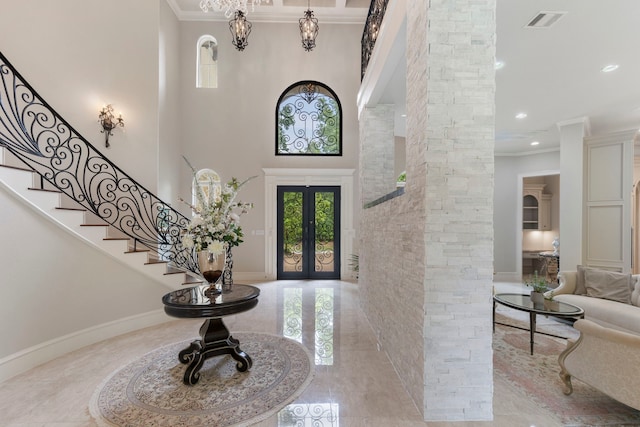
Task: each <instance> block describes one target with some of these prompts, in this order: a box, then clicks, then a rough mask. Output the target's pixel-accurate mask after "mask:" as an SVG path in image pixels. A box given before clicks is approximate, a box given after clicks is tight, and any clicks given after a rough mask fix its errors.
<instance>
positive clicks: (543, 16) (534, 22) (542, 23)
mask: <svg viewBox="0 0 640 427" xmlns="http://www.w3.org/2000/svg"><path fill="white" fill-rule="evenodd" d="M566 13H567V12H538V13H537V14H536V16H534V17H533V18H532V19H531V20H530V21H529V23H528V24H527V25H526V28H549V27H551V26H552V25H553V24H555V23H556V22H558V21H559V20H560V18H562V17H563V16H564V15H565V14H566Z"/></svg>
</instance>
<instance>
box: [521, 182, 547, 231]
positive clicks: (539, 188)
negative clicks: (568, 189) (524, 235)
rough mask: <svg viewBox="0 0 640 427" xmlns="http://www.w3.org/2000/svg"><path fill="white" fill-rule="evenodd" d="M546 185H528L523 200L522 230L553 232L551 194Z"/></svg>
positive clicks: (525, 187)
mask: <svg viewBox="0 0 640 427" xmlns="http://www.w3.org/2000/svg"><path fill="white" fill-rule="evenodd" d="M544 187H545V184H526V185H525V186H524V189H523V190H524V191H523V199H522V229H523V230H551V197H552V195H551V194H546V193H543V191H544Z"/></svg>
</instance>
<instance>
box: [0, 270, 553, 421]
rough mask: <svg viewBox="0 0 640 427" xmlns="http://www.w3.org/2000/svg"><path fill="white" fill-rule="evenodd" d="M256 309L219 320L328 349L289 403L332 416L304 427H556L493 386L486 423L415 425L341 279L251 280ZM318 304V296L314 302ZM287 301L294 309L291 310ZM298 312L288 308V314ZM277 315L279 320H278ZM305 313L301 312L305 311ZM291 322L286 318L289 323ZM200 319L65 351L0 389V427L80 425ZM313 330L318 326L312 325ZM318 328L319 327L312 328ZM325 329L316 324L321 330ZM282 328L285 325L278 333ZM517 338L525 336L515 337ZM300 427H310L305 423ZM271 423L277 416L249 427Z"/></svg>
mask: <svg viewBox="0 0 640 427" xmlns="http://www.w3.org/2000/svg"><path fill="white" fill-rule="evenodd" d="M257 286H259V287H260V289H261V297H260V303H259V304H258V306H257V307H256V308H254V309H253V310H251V311H248V312H245V313H242V314H239V315H236V316H230V317H227V318H225V323H226V324H227V326H228V328H229V329H230V330H231V331H232V333H233V331H258V332H267V333H274V334H282V333H283V331H284V333H285V334H287V336H298V337H302V340H303V342H304V343H305V345H307V347H309V348H310V350H311V351H312V352H314V346H315V344H314V342H319V341H318V339H319V338H315V339H314V336H320V337H321V338H320V339H322V340H325V341H326V343H329V345H330V344H331V343H332V344H333V352H332V353H331V352H330V353H329V354H319V355H317V356H316V359H317V363H321V364H320V365H317V366H316V376H315V379H314V380H313V382H312V383H311V384H310V386H309V387H308V388H307V389H306V390H305V392H304V393H303V394H302V395H301V396H300V397H299V398H298V399H297V400H296V401H295V402H294V404H295V405H299V406H300V407H306V408H313V409H319V410H322V411H325V412H326V413H329V412H332V415H333V420H334V421H333V423H332V422H331V419H330V418H329V417H327V418H325V419H324V420H322V421H321V422H319V423H317V424H313V425H314V426H319V427H324V426H338V425H339V426H342V427H365V426H366V427H417V426H429V427H445V426H456V427H458V426H460V427H461V426H497V427H500V426H505V427H507V426H508V427H518V426H523V427H530V426H538V427H543V426H544V427H554V426H560V425H561V424H560V422H559V421H558V419H556V418H555V417H554V415H553V414H552V413H547V412H545V411H544V410H541V409H540V408H538V407H536V406H535V405H534V404H533V403H532V402H531V400H530V399H529V398H527V396H526V395H524V393H523V392H522V391H521V390H519V389H517V388H515V387H513V386H511V385H509V384H507V383H506V382H504V381H500V380H499V379H498V377H496V381H495V382H494V400H493V402H494V420H493V421H486V422H424V421H422V418H421V415H420V413H419V411H418V409H417V408H416V407H415V405H414V404H413V402H412V401H411V399H410V398H409V396H408V395H407V393H406V392H405V391H404V389H403V387H402V384H401V383H400V380H399V379H398V376H397V375H396V373H395V371H394V368H393V367H392V365H391V364H390V362H389V360H388V358H387V356H386V354H385V353H384V352H383V351H379V349H378V346H377V344H376V340H375V337H374V334H373V332H372V330H371V328H370V326H369V323H368V321H367V319H366V318H365V316H364V314H363V313H362V311H361V310H360V308H359V304H358V285H357V284H354V283H350V282H345V281H280V282H269V283H261V284H258V285H257ZM496 291H497V292H500V291H502V292H511V291H514V292H519V291H522V292H523V293H526V292H527V290H526V289H524V290H523V288H522V285H521V284H508V283H498V284H496ZM318 298H320V299H322V300H323V302H322V304H320V303H319V300H318ZM296 302H297V303H296ZM298 306H299V307H300V309H296V307H298ZM320 306H322V307H323V309H322V310H324V311H323V313H322V315H323V316H329V317H328V319H329V320H330V322H328V323H326V324H330V325H332V326H333V327H332V328H324V329H322V330H321V331H314V328H315V329H317V328H323V327H322V326H315V325H316V323H315V322H309V321H306V320H302V319H308V318H310V317H311V318H312V317H313V316H309V314H311V313H319V312H318V308H317V307H320ZM284 312H287V313H289V319H288V321H287V322H286V323H285V319H284V314H283V313H284ZM305 313H307V314H305ZM291 316H293V321H291V320H292V319H291ZM201 323H202V321H201V320H197V319H196V320H191V319H172V318H168V321H167V322H166V323H163V324H161V325H157V326H153V327H150V328H146V329H143V330H139V331H135V332H132V333H127V334H124V335H121V336H118V337H115V338H112V339H109V340H106V341H102V342H99V343H96V344H94V345H90V346H87V347H84V348H82V349H79V350H77V351H74V352H72V353H69V354H67V355H65V356H63V357H60V358H58V359H55V360H52V361H50V362H48V363H45V364H43V365H41V366H39V367H36V368H34V369H32V370H30V371H28V372H26V373H24V374H21V375H18V376H16V377H14V378H11V379H9V380H7V381H5V382H4V383H2V384H0V426H5V427H17V426H32V427H35V426H55V427H81V426H82V427H89V426H96V425H97V423H96V422H95V421H94V420H93V419H92V417H91V415H90V414H89V409H88V405H89V401H90V399H91V396H92V394H93V392H94V390H95V389H96V388H97V387H98V385H99V384H100V383H101V382H102V381H103V379H104V378H106V377H107V376H108V375H109V374H110V373H111V372H113V371H114V370H116V369H118V368H119V367H121V366H123V365H124V364H126V363H128V362H129V361H131V360H134V359H136V358H138V357H140V356H141V355H143V354H145V353H147V352H149V351H151V350H153V349H155V348H157V347H160V346H163V345H166V344H170V343H173V342H176V341H182V340H185V339H191V338H195V337H197V334H198V328H199V327H200V324H201ZM320 323H323V322H320ZM318 324H319V323H318ZM323 324H325V323H323ZM285 325H293V326H292V327H286V328H285ZM523 333H526V332H523ZM307 422H308V423H307V424H298V425H304V426H307V425H312V424H311V423H310V421H307ZM256 426H258V427H275V426H278V419H277V416H273V417H271V418H270V419H268V420H266V421H263V422H260V423H258V424H256Z"/></svg>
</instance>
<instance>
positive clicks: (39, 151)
mask: <svg viewBox="0 0 640 427" xmlns="http://www.w3.org/2000/svg"><path fill="white" fill-rule="evenodd" d="M0 79H2V80H1V85H0V146H3V147H5V148H6V149H7V150H8V151H9V152H11V153H12V154H13V155H15V156H16V157H17V158H18V159H20V160H21V161H22V162H23V163H24V164H25V165H27V166H28V167H29V168H31V169H33V170H34V171H35V172H36V173H38V174H39V175H40V176H41V177H42V179H43V180H45V181H47V182H49V183H50V184H52V185H53V186H55V187H56V188H57V189H59V190H60V191H62V192H63V193H64V194H66V195H67V196H69V197H71V198H72V199H74V200H75V201H76V202H78V203H79V204H80V205H81V206H82V207H84V208H85V209H86V210H88V211H89V212H92V213H94V214H95V215H97V216H98V217H100V218H102V219H103V220H104V221H105V222H107V223H108V224H110V225H112V226H113V227H115V228H117V229H118V230H120V231H122V232H123V233H125V234H126V235H127V236H129V237H130V238H132V239H133V241H134V242H136V243H135V244H136V245H142V246H144V247H145V248H148V249H150V250H151V251H152V253H157V254H158V257H159V258H160V259H161V260H163V261H168V262H169V263H170V265H171V266H172V267H175V268H177V269H180V270H183V271H187V272H192V273H195V274H196V275H199V276H201V274H200V270H199V268H198V263H197V261H196V259H195V257H194V254H193V252H192V251H191V250H189V249H185V248H184V247H183V246H182V242H181V234H182V230H183V229H184V228H185V227H186V225H187V223H188V222H189V220H188V219H187V218H186V217H185V216H184V215H182V214H181V213H179V212H178V211H176V210H174V209H173V208H171V206H169V205H168V204H167V203H164V202H163V201H162V200H160V199H159V198H158V197H156V196H155V195H154V194H153V193H151V192H150V191H148V190H147V189H146V188H144V187H143V186H142V185H140V184H139V183H137V182H136V181H135V180H134V179H133V178H131V177H129V176H128V175H127V174H126V173H124V172H123V171H122V170H121V169H120V168H119V167H117V166H116V165H115V164H113V163H112V162H111V161H109V160H108V159H106V158H105V157H104V156H103V155H102V154H101V153H100V152H99V151H98V150H97V149H96V148H95V147H94V146H93V145H91V144H90V143H89V142H88V141H87V140H86V139H85V138H83V137H82V136H81V135H80V134H79V133H78V132H76V131H75V129H73V127H71V125H69V123H67V122H66V121H65V120H64V119H63V118H62V117H61V116H60V115H59V114H58V113H56V111H55V110H53V108H51V107H50V106H49V104H47V102H46V101H44V100H43V99H42V98H41V97H40V96H39V95H38V94H37V93H36V91H35V90H34V89H33V88H32V87H31V86H30V85H29V83H27V81H26V80H25V79H24V78H23V77H22V76H21V75H20V74H19V73H18V72H17V71H16V69H15V68H14V67H13V66H12V65H11V64H10V63H9V61H7V59H6V58H5V56H4V55H3V54H2V53H0Z"/></svg>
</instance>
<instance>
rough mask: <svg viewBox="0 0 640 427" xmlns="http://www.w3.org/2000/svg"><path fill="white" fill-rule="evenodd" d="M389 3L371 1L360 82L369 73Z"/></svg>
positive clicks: (364, 36) (363, 34) (365, 30)
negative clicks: (370, 62) (371, 59)
mask: <svg viewBox="0 0 640 427" xmlns="http://www.w3.org/2000/svg"><path fill="white" fill-rule="evenodd" d="M387 3H389V0H371V4H370V5H369V14H368V15H367V22H366V23H365V25H364V31H363V32H362V59H361V71H360V80H362V79H363V78H364V74H365V73H366V72H367V65H369V59H370V58H371V54H372V53H373V47H374V46H375V44H376V40H377V38H378V32H379V31H380V25H382V19H383V18H384V13H385V12H386V10H387Z"/></svg>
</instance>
